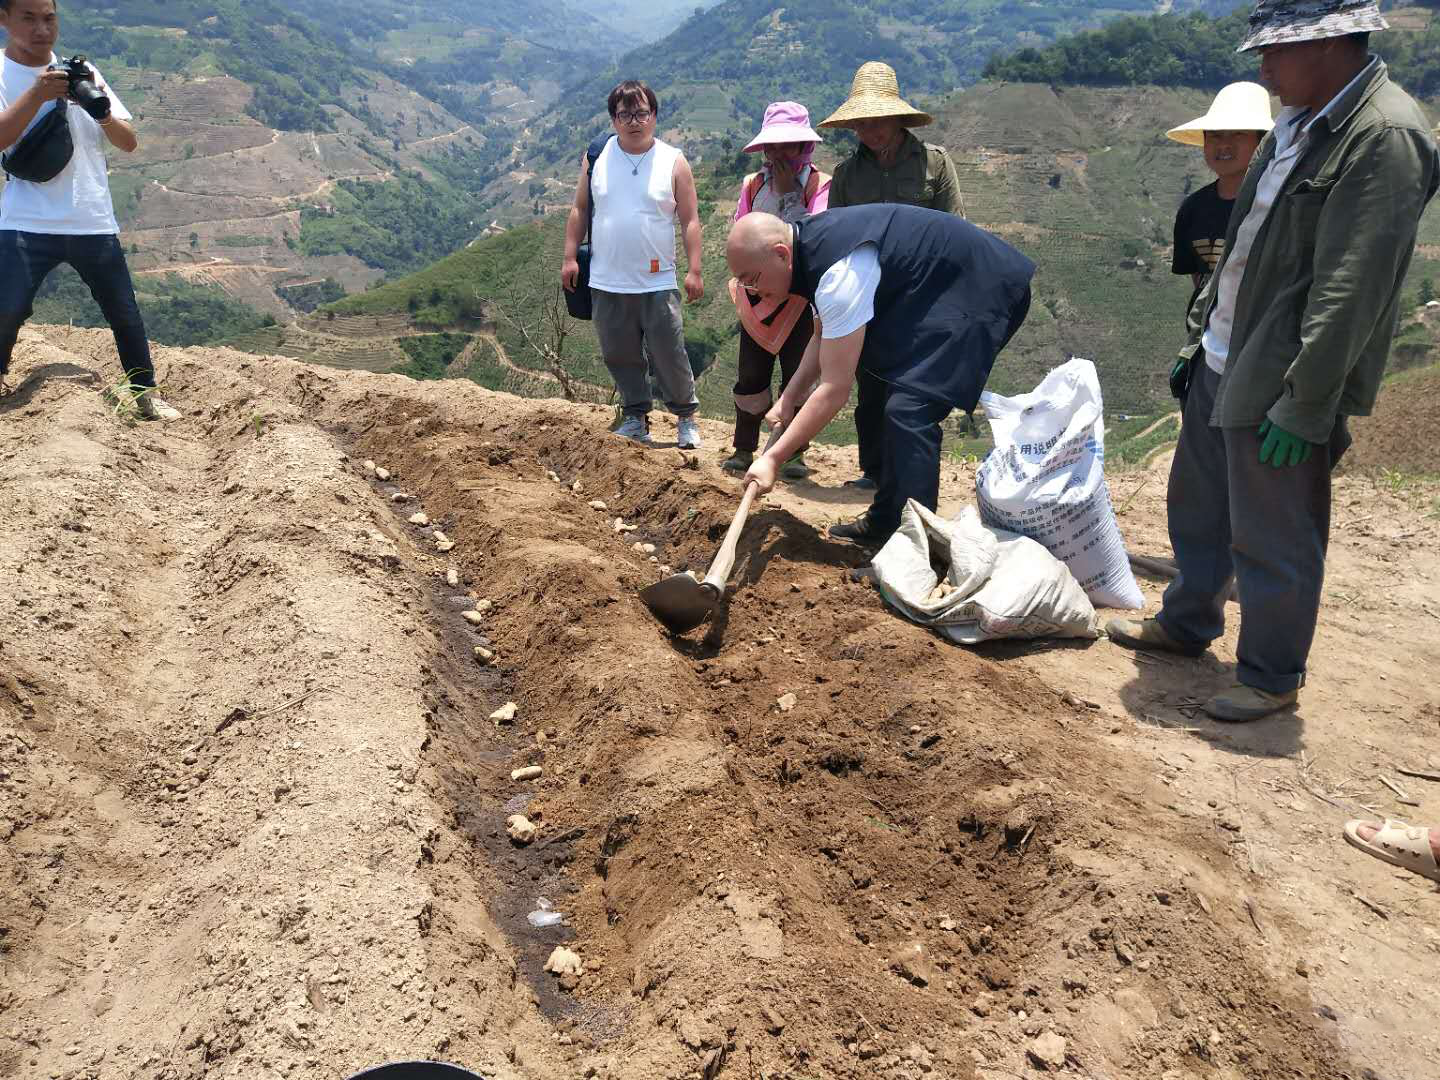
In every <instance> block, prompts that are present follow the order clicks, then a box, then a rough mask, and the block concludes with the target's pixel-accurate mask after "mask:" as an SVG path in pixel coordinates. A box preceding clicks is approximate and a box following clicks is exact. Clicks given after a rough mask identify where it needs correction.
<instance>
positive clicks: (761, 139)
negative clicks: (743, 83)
mask: <svg viewBox="0 0 1440 1080" xmlns="http://www.w3.org/2000/svg"><path fill="white" fill-rule="evenodd" d="M819 141H820V136H819V135H817V134H815V129H814V128H812V127H811V126H810V111H809V110H808V109H806V108H805V106H804V105H801V104H800V103H799V102H795V101H776V102H772V103H771V104H769V105H767V106H766V107H765V120H764V122H763V123H762V124H761V125H760V134H759V135H756V136H755V138H753V139H751V140H750V143H749V145H748V146H746V147H745V149H744V150H743V151H741V152H742V153H745V154H753V153H755V152H756V151H757V150H760V149H762V148H764V147H765V146H767V145H770V144H773V143H804V142H808V143H818V142H819Z"/></svg>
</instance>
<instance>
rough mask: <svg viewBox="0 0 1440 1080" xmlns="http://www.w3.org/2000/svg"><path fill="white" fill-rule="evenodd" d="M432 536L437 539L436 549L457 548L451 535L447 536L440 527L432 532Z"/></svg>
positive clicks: (448, 549)
mask: <svg viewBox="0 0 1440 1080" xmlns="http://www.w3.org/2000/svg"><path fill="white" fill-rule="evenodd" d="M430 537H431V539H433V540H434V541H435V550H436V551H453V550H454V549H455V541H453V540H451V539H450V537H448V536H446V535H445V534H444V533H443V532H441V531H440V530H439V529H436V530H435V531H434V532H432V533H431V534H430Z"/></svg>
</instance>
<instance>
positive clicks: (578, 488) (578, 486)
mask: <svg viewBox="0 0 1440 1080" xmlns="http://www.w3.org/2000/svg"><path fill="white" fill-rule="evenodd" d="M570 490H571V491H573V492H574V493H575V494H576V495H579V494H580V493H581V492H582V491H584V490H585V485H584V484H582V483H581V482H580V478H579V477H576V478H575V482H574V483H573V484H571V485H570Z"/></svg>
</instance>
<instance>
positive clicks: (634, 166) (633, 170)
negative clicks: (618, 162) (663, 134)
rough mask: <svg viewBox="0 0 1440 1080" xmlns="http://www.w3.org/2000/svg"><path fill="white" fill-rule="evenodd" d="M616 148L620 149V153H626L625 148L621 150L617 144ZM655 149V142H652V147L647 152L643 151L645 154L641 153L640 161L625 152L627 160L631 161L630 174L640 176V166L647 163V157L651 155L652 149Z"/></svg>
mask: <svg viewBox="0 0 1440 1080" xmlns="http://www.w3.org/2000/svg"><path fill="white" fill-rule="evenodd" d="M615 149H616V150H620V153H622V154H625V151H624V150H621V149H620V147H619V146H616V147H615ZM654 149H655V144H654V143H651V144H650V149H649V150H646V151H645V153H643V154H641V155H640V160H639V161H636V160H635V159H634V158H632V157H631V156H630V155H629V154H625V160H626V161H628V162H630V175H631V176H639V175H640V166H641V165H644V164H645V159H646V158H647V157H649V156H650V150H654Z"/></svg>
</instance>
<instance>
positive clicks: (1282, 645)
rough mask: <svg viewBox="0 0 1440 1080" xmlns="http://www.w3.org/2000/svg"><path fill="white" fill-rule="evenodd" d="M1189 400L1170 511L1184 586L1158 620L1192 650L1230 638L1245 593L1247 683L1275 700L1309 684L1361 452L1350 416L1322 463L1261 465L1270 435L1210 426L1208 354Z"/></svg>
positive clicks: (1243, 666)
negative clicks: (1338, 528)
mask: <svg viewBox="0 0 1440 1080" xmlns="http://www.w3.org/2000/svg"><path fill="white" fill-rule="evenodd" d="M1195 364H1196V368H1197V370H1196V372H1195V375H1194V377H1193V378H1192V379H1191V381H1190V390H1189V393H1188V394H1187V395H1186V398H1185V406H1184V417H1183V421H1182V423H1181V427H1180V444H1179V446H1178V447H1177V448H1176V450H1175V461H1174V463H1173V464H1172V465H1171V467H1170V489H1169V494H1168V498H1167V508H1168V510H1169V519H1170V544H1171V547H1172V548H1173V550H1174V552H1175V563H1176V565H1177V566H1178V567H1179V569H1180V573H1179V576H1177V577H1176V578H1175V580H1174V581H1173V582H1171V584H1170V587H1169V588H1168V589H1166V590H1165V601H1164V605H1163V607H1162V608H1161V610H1160V613H1159V614H1158V615H1157V616H1156V618H1158V619H1159V621H1160V625H1161V626H1162V627H1164V629H1165V632H1166V633H1168V634H1169V635H1170V636H1171V637H1173V638H1174V639H1175V640H1176V641H1179V642H1182V643H1184V644H1187V645H1200V646H1204V645H1208V644H1210V642H1212V641H1214V640H1215V639H1216V638H1218V637H1219V636H1220V635H1221V634H1222V633H1224V631H1225V597H1226V595H1227V594H1228V592H1229V590H1230V582H1231V579H1232V578H1233V579H1234V580H1235V582H1236V584H1237V586H1238V590H1239V594H1240V644H1239V646H1238V648H1237V649H1236V656H1237V660H1238V661H1239V662H1238V664H1237V665H1236V676H1237V677H1238V679H1239V681H1240V682H1242V683H1244V684H1245V685H1246V686H1253V687H1255V688H1256V689H1258V690H1264V691H1267V692H1269V693H1272V694H1283V693H1288V692H1289V691H1291V690H1297V689H1299V688H1300V687H1301V686H1303V685H1304V684H1305V661H1306V658H1307V657H1308V656H1309V655H1310V645H1311V643H1312V642H1313V641H1314V639H1315V622H1316V619H1317V618H1318V616H1319V613H1320V592H1321V587H1322V585H1323V584H1324V581H1325V552H1326V548H1327V546H1328V545H1329V541H1330V471H1331V469H1332V468H1333V467H1334V466H1335V464H1336V462H1338V461H1339V460H1340V457H1341V455H1343V454H1344V453H1345V450H1346V449H1347V448H1348V447H1349V445H1350V436H1349V429H1348V426H1347V424H1346V420H1345V417H1343V416H1342V417H1339V418H1338V419H1337V420H1336V422H1335V431H1334V433H1333V434H1332V436H1331V440H1330V443H1329V444H1328V445H1325V446H1317V447H1316V448H1315V452H1314V454H1312V455H1311V457H1310V460H1309V461H1307V462H1305V463H1304V464H1301V465H1296V466H1294V467H1288V468H1280V469H1276V468H1273V467H1271V466H1270V465H1262V464H1261V463H1260V436H1259V431H1258V428H1218V427H1211V426H1210V415H1211V412H1212V411H1213V409H1214V407H1215V391H1216V389H1217V388H1218V387H1219V385H1220V376H1219V375H1217V374H1216V373H1215V372H1213V371H1211V370H1210V368H1209V366H1208V365H1207V364H1206V363H1205V358H1204V356H1203V355H1202V356H1197V357H1196V358H1195Z"/></svg>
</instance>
